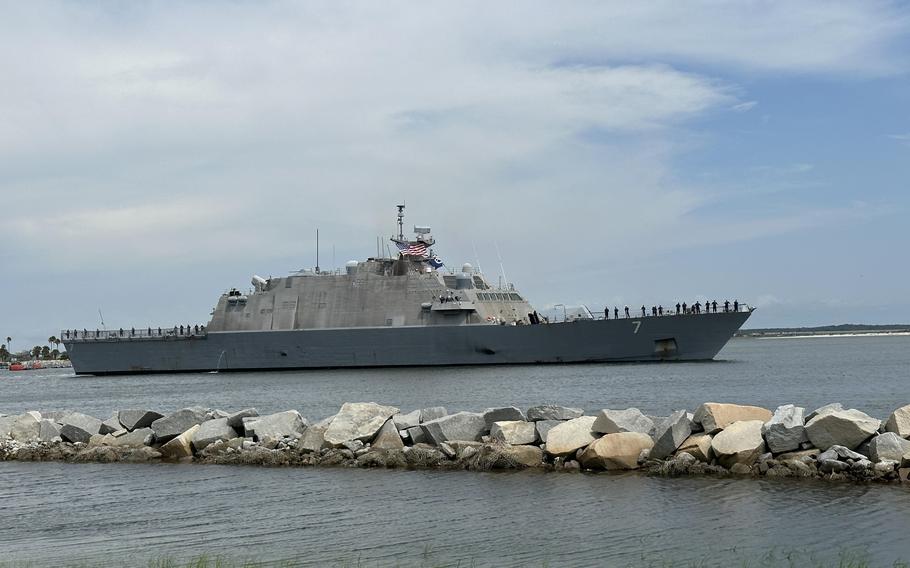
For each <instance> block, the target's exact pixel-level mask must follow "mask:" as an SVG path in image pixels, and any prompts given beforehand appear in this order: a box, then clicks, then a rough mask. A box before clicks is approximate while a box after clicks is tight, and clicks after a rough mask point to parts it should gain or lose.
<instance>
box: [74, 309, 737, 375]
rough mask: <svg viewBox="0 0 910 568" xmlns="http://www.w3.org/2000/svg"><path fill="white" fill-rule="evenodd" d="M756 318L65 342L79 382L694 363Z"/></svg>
mask: <svg viewBox="0 0 910 568" xmlns="http://www.w3.org/2000/svg"><path fill="white" fill-rule="evenodd" d="M749 315H750V312H730V313H718V314H699V315H682V316H663V317H644V318H629V319H619V320H579V321H575V322H570V323H558V324H545V325H519V326H503V325H488V324H479V325H452V326H404V327H400V326H399V327H395V326H390V327H364V328H339V329H310V330H308V329H302V330H288V331H271V330H270V331H230V332H227V331H226V332H209V333H208V334H207V335H206V336H200V337H194V338H185V337H173V338H168V339H166V340H160V339H156V340H149V339H142V338H124V339H111V340H98V341H76V342H64V343H65V344H66V348H67V352H68V353H69V356H70V359H71V360H72V363H73V367H74V370H75V372H76V373H79V374H96V375H100V374H127V373H156V372H158V373H167V372H199V371H216V370H218V371H247V370H279V369H318V368H337V367H398V366H435V365H504V364H529V363H583V362H637V361H641V362H646V361H694V360H707V359H712V358H713V357H714V356H715V355H717V353H718V352H719V351H720V350H721V349H722V348H723V346H724V345H725V344H726V343H727V341H728V340H729V339H730V338H731V337H732V335H733V333H734V332H735V331H736V330H737V329H739V328H740V326H742V324H743V323H744V322H745V321H746V319H748V317H749Z"/></svg>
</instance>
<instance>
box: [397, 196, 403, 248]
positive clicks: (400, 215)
mask: <svg viewBox="0 0 910 568" xmlns="http://www.w3.org/2000/svg"><path fill="white" fill-rule="evenodd" d="M398 240H399V241H403V240H404V204H402V205H399V206H398Z"/></svg>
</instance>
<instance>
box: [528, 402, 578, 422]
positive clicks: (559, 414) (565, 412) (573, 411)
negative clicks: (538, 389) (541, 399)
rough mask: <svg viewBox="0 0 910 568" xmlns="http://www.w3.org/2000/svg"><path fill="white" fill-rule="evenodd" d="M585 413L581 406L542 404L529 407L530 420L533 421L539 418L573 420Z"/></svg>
mask: <svg viewBox="0 0 910 568" xmlns="http://www.w3.org/2000/svg"><path fill="white" fill-rule="evenodd" d="M584 413H585V411H584V410H582V409H580V408H569V407H567V406H557V405H555V404H541V405H539V406H532V407H531V408H529V409H528V420H530V421H531V422H537V421H538V420H572V419H574V418H580V417H581V416H582V415H583V414H584Z"/></svg>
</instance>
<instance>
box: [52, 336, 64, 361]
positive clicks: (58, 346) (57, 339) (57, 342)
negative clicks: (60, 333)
mask: <svg viewBox="0 0 910 568" xmlns="http://www.w3.org/2000/svg"><path fill="white" fill-rule="evenodd" d="M61 343H63V342H62V341H60V338H59V337H55V338H54V345H55V346H56V347H57V353H60V344H61ZM54 359H56V357H54Z"/></svg>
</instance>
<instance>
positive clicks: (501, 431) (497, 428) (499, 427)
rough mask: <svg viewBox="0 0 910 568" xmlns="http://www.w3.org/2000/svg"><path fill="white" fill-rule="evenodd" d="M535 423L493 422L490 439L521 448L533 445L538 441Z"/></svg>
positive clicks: (518, 421)
mask: <svg viewBox="0 0 910 568" xmlns="http://www.w3.org/2000/svg"><path fill="white" fill-rule="evenodd" d="M534 424H535V422H525V421H524V420H503V421H499V422H493V425H492V426H491V427H490V438H492V439H493V440H496V441H497V442H502V443H504V444H511V445H514V446H519V445H523V444H533V443H534V442H536V441H537V429H536V428H535V427H534Z"/></svg>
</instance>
